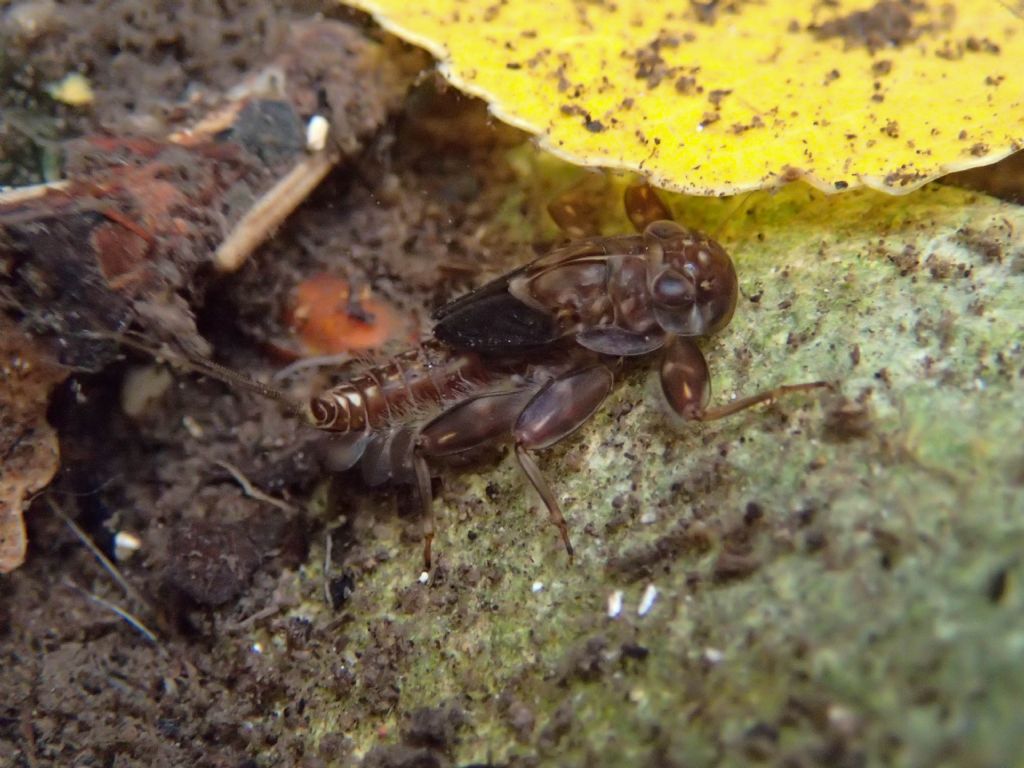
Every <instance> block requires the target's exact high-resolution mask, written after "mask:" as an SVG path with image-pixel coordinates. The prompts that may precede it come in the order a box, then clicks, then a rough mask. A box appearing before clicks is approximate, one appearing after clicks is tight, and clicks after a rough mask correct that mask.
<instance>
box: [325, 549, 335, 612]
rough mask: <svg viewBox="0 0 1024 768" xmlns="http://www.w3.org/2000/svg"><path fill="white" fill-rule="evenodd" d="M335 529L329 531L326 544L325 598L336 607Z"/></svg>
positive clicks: (328, 603) (330, 604) (332, 606)
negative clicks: (333, 579) (333, 591)
mask: <svg viewBox="0 0 1024 768" xmlns="http://www.w3.org/2000/svg"><path fill="white" fill-rule="evenodd" d="M333 533H334V531H330V530H329V531H327V541H326V543H325V544H324V600H325V601H326V602H327V605H329V606H330V607H331V608H334V600H332V599H331V551H332V550H333V549H334V536H332V535H331V534H333Z"/></svg>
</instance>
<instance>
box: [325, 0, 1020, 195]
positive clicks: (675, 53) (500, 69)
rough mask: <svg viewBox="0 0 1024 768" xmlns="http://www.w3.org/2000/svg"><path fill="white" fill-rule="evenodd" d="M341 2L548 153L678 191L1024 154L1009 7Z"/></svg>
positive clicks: (831, 185)
mask: <svg viewBox="0 0 1024 768" xmlns="http://www.w3.org/2000/svg"><path fill="white" fill-rule="evenodd" d="M343 1H344V2H347V3H348V4H349V5H352V6H355V7H358V8H361V9H363V10H366V11H368V12H370V13H372V14H373V15H374V17H375V18H376V20H377V21H378V22H379V23H380V24H381V25H382V26H383V27H385V28H386V29H388V30H390V31H391V32H393V33H395V34H397V35H399V36H400V37H402V38H404V39H406V40H408V41H410V42H412V43H415V44H417V45H421V46H423V47H424V48H427V49H428V50H429V51H431V53H433V54H434V55H435V56H436V57H437V58H438V59H440V62H441V64H440V67H441V71H442V73H443V74H444V75H445V76H446V77H447V78H448V79H449V80H450V81H451V82H452V83H453V84H455V85H456V86H457V87H459V88H461V89H463V90H465V91H467V92H469V93H472V94H475V95H477V96H480V97H481V98H483V99H485V100H487V101H488V102H489V103H490V105H491V109H492V111H493V112H494V113H495V114H496V115H497V116H498V117H500V118H501V119H503V120H506V121H507V122H509V123H511V124H513V125H515V126H517V127H519V128H522V129H524V130H526V131H529V132H531V133H535V134H537V135H538V136H539V137H540V142H541V144H542V146H543V147H544V148H545V149H547V150H549V151H551V152H554V153H555V154H557V155H559V156H561V157H563V158H565V159H567V160H570V161H572V162H575V163H578V164H583V165H594V166H603V167H607V168H620V169H629V170H634V171H638V172H641V173H643V174H644V175H646V176H647V177H648V178H649V179H651V180H652V181H653V182H654V183H656V184H658V185H659V186H663V187H666V188H670V189H675V190H679V191H683V192H689V193H696V194H729V193H735V192H741V191H744V190H749V189H757V188H763V187H771V186H774V185H776V184H778V183H779V182H781V181H787V180H792V179H796V178H803V179H805V180H807V181H808V182H809V183H811V184H813V185H814V186H816V187H818V188H819V189H822V190H824V191H827V192H832V191H836V190H841V189H847V188H852V187H856V186H860V185H866V186H869V187H874V188H876V189H881V190H884V191H886V192H890V193H904V192H909V191H911V190H913V189H916V188H917V187H919V186H921V185H922V184H924V183H925V182H927V181H929V180H931V179H933V178H936V177H938V176H941V175H943V174H945V173H948V172H951V171H956V170H963V169H966V168H972V167H976V166H978V165H984V164H986V163H991V162H994V161H996V160H999V159H1001V158H1002V157H1004V156H1006V155H1007V154H1009V153H1010V152H1011V151H1013V150H1015V149H1018V148H1020V147H1021V146H1024V67H1022V66H1021V64H1022V63H1024V12H1018V11H1017V10H1015V9H1014V8H1012V7H1011V6H1010V5H1009V4H1008V3H1003V2H999V0H960V2H957V3H940V2H924V0H921V1H920V2H918V1H916V0H881V1H880V2H876V3H875V4H874V5H872V4H870V3H869V2H864V0H861V1H860V2H857V1H855V0H835V1H834V2H830V3H824V2H820V0H762V2H748V1H747V0H732V1H731V2H712V3H696V2H691V3H686V2H682V1H681V0H641V1H638V0H614V1H612V0H604V1H602V0H592V1H591V2H586V1H584V0H543V2H541V1H535V2H530V1H526V0H479V1H476V2H474V1H473V0H432V2H429V3H408V2H406V0H343Z"/></svg>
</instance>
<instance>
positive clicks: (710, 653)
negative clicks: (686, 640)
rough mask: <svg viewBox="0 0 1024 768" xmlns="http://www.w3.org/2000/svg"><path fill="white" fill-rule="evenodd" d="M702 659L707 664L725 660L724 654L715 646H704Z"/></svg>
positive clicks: (719, 662)
mask: <svg viewBox="0 0 1024 768" xmlns="http://www.w3.org/2000/svg"><path fill="white" fill-rule="evenodd" d="M704 659H705V660H706V661H707V662H708V663H709V664H721V663H722V662H723V661H724V660H725V654H724V653H722V652H721V651H720V650H718V649H717V648H705V649H704Z"/></svg>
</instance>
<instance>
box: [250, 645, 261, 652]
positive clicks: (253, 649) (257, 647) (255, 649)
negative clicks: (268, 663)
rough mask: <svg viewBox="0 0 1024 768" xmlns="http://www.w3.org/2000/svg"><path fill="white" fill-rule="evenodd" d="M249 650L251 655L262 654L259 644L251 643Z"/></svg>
mask: <svg viewBox="0 0 1024 768" xmlns="http://www.w3.org/2000/svg"><path fill="white" fill-rule="evenodd" d="M250 650H251V651H252V652H253V653H263V646H262V645H261V644H260V643H253V644H252V648H250Z"/></svg>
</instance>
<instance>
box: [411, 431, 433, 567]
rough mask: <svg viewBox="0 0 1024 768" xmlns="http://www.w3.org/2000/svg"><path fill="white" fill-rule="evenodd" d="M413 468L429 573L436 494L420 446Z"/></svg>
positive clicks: (424, 561)
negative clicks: (421, 511) (421, 515)
mask: <svg viewBox="0 0 1024 768" xmlns="http://www.w3.org/2000/svg"><path fill="white" fill-rule="evenodd" d="M412 466H413V469H414V470H415V471H416V490H417V492H418V493H419V497H420V505H421V507H422V509H423V569H424V570H425V571H428V572H429V571H430V563H431V558H430V548H431V546H432V545H433V543H434V494H433V490H432V489H431V487H430V467H428V466H427V459H426V457H425V456H424V455H423V450H422V448H421V447H420V446H419V445H417V446H416V447H415V448H414V449H413V453H412Z"/></svg>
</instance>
